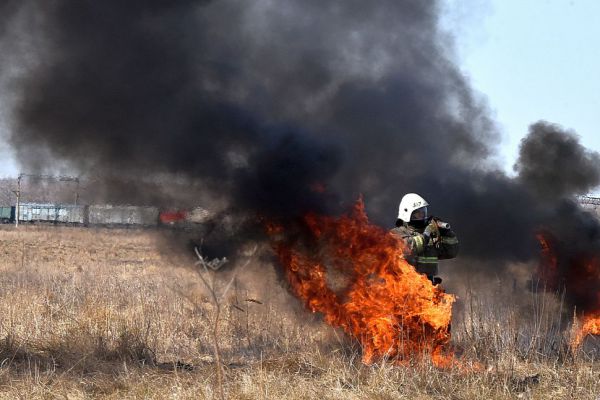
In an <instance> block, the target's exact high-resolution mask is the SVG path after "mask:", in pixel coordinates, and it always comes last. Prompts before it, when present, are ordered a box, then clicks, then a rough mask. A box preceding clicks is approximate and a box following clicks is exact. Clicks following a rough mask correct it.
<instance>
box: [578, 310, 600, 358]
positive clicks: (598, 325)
mask: <svg viewBox="0 0 600 400" xmlns="http://www.w3.org/2000/svg"><path fill="white" fill-rule="evenodd" d="M579 324H580V325H579V327H578V328H574V330H573V335H572V336H571V349H573V350H576V349H578V348H579V346H581V343H583V339H585V337H586V336H588V335H600V311H599V312H596V313H594V314H591V315H586V316H584V317H582V318H581V320H580V322H579Z"/></svg>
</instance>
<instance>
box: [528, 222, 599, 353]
mask: <svg viewBox="0 0 600 400" xmlns="http://www.w3.org/2000/svg"><path fill="white" fill-rule="evenodd" d="M537 238H538V240H539V242H540V244H541V246H542V257H541V260H540V264H539V266H538V278H540V280H541V281H542V282H543V283H544V284H545V285H546V287H547V289H549V290H554V291H555V290H560V289H562V287H564V288H565V289H566V291H567V295H568V296H569V297H570V298H573V299H574V305H575V307H576V310H577V311H580V310H582V311H583V312H582V313H581V315H580V316H578V317H577V316H576V317H575V318H576V321H575V323H574V324H573V328H572V331H571V341H570V346H571V349H572V350H573V351H575V350H577V349H578V348H579V346H581V344H582V343H583V340H584V339H585V337H586V336H588V335H600V288H599V287H598V282H600V255H597V254H576V255H574V256H572V257H571V258H568V259H566V260H563V261H562V262H563V263H565V264H566V265H565V266H563V269H564V271H562V273H561V271H560V269H559V254H558V248H559V246H558V244H557V243H556V240H555V239H554V238H553V237H552V235H551V234H549V233H548V232H545V233H540V234H538V236H537Z"/></svg>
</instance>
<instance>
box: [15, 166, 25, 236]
mask: <svg viewBox="0 0 600 400" xmlns="http://www.w3.org/2000/svg"><path fill="white" fill-rule="evenodd" d="M22 177H23V174H19V177H18V178H17V190H16V191H15V194H16V195H17V206H16V207H15V228H18V227H19V218H20V217H21V212H20V208H21V207H20V202H21V178H22Z"/></svg>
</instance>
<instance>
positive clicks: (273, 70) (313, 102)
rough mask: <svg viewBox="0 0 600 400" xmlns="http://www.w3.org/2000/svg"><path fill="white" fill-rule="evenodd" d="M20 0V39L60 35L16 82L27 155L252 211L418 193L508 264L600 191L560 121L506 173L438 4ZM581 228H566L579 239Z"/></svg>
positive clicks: (526, 144)
mask: <svg viewBox="0 0 600 400" xmlns="http://www.w3.org/2000/svg"><path fill="white" fill-rule="evenodd" d="M42 3H43V6H40V5H39V4H42ZM20 4H21V7H22V11H23V10H24V11H23V12H21V13H16V14H14V15H16V16H15V17H14V18H17V17H18V18H27V15H38V17H39V16H40V15H41V18H40V21H41V22H40V26H39V27H38V29H37V30H36V31H35V32H26V31H23V32H21V35H22V37H29V36H31V35H38V36H40V35H41V36H43V37H44V38H45V39H44V40H45V43H46V44H47V48H45V50H44V52H43V53H40V54H38V55H37V59H36V60H35V62H31V63H30V65H29V66H28V70H27V72H26V73H25V74H24V75H23V79H22V81H20V82H18V85H17V87H18V93H17V95H18V97H19V99H20V100H19V102H18V104H17V105H16V108H15V113H16V117H17V118H16V119H17V123H16V126H15V129H14V131H13V132H14V133H13V135H12V137H11V142H12V144H13V145H14V146H15V148H16V149H17V152H18V154H19V157H20V160H21V162H22V163H23V164H24V165H28V166H31V165H36V166H38V167H39V168H44V167H45V166H47V165H49V164H52V163H54V162H56V160H62V161H63V162H64V161H66V162H68V163H69V164H70V165H71V166H72V167H74V168H76V169H77V170H79V171H80V172H82V173H88V174H90V173H92V172H94V173H96V174H111V175H114V174H118V173H122V174H125V175H127V176H128V177H129V178H135V177H147V176H148V175H151V174H154V173H161V174H162V173H173V174H177V176H179V177H183V178H187V179H189V180H191V181H194V182H202V187H203V188H207V190H210V191H211V192H212V193H214V194H215V195H216V196H218V197H219V198H221V199H226V200H227V201H228V203H229V205H230V206H231V207H232V208H234V209H236V210H238V212H241V213H242V214H246V215H254V214H260V215H266V216H271V217H276V218H286V219H288V218H289V219H292V218H295V217H297V216H299V215H302V214H304V213H305V212H306V211H309V210H312V211H318V212H328V213H330V212H332V213H335V212H338V211H340V210H342V209H343V207H344V206H346V205H348V204H349V203H351V202H352V201H354V200H355V199H356V198H357V196H358V194H359V193H362V194H363V195H364V198H365V202H366V204H367V211H368V213H369V216H370V217H371V218H372V219H373V220H374V221H375V222H377V223H380V224H382V225H389V226H391V225H392V224H393V222H394V220H395V216H396V212H397V203H398V201H399V200H400V198H401V196H402V195H403V194H404V193H406V192H411V191H415V192H418V193H421V194H422V195H423V196H424V197H425V198H427V199H428V200H429V202H430V203H431V204H432V207H431V209H432V211H433V212H434V213H435V214H438V215H441V216H443V217H444V218H445V219H447V220H449V221H451V222H452V223H453V225H454V227H455V229H456V230H457V232H458V234H459V236H460V238H461V248H462V250H461V251H462V256H463V257H472V258H476V259H485V260H486V261H488V262H489V261H494V264H495V265H502V264H504V263H506V262H509V261H516V260H520V261H523V260H528V259H531V258H532V257H533V256H535V255H536V253H537V250H538V246H537V244H536V242H535V238H534V232H535V230H536V229H537V228H538V227H539V226H546V225H551V226H552V227H554V226H555V225H556V223H557V222H558V221H559V220H560V221H562V219H563V218H564V219H565V220H567V221H575V220H578V218H580V216H581V212H580V211H579V210H578V209H577V208H574V207H570V208H569V207H568V206H565V205H564V204H568V202H569V200H567V198H568V197H569V196H571V195H573V194H575V193H584V192H586V191H587V190H589V189H590V188H592V187H595V186H597V185H598V184H599V183H600V181H599V179H600V175H599V172H598V171H599V169H598V155H597V154H592V153H590V152H589V151H586V150H585V149H584V148H583V147H581V145H579V144H578V141H577V138H576V137H575V136H573V135H572V134H571V133H569V132H565V131H563V130H562V129H561V128H559V127H556V126H553V125H551V124H547V123H538V124H535V125H533V126H532V128H531V132H530V134H529V136H528V137H527V138H526V139H525V140H524V141H523V144H522V149H521V156H520V158H519V161H518V163H517V166H516V170H517V172H518V173H519V175H518V176H517V177H516V178H511V177H508V176H506V175H505V174H504V173H503V172H501V170H500V169H499V168H498V167H497V166H495V164H494V157H495V155H496V149H495V146H496V144H497V142H498V133H497V131H496V128H495V126H494V123H493V121H491V120H490V118H489V115H488V112H487V109H486V105H485V103H484V102H482V101H480V100H479V99H478V97H477V95H475V94H474V93H473V92H472V90H471V88H470V86H469V82H468V81H467V79H466V78H465V77H464V76H463V75H462V74H461V72H460V71H459V69H458V68H457V66H456V65H455V63H454V59H453V53H452V45H451V43H452V40H451V37H449V36H448V34H446V33H445V32H444V31H442V30H441V28H440V26H439V14H440V12H441V8H440V7H441V6H440V4H439V2H435V1H428V2H423V1H409V0H403V1H400V0H384V1H379V2H376V3H374V2H365V1H359V0H331V1H327V2H322V1H317V0H302V1H300V0H281V1H277V2H273V1H268V0H257V1H251V2H249V1H245V0H222V1H194V0H185V1H184V0H180V1H169V2H165V1H159V0H153V1H128V2H123V1H116V0H106V1H91V0H86V1H80V0H71V1H70V0H60V1H56V2H52V3H47V2H33V1H22V2H20ZM13 7H14V6H13ZM24 14H25V16H24ZM24 26H27V25H24ZM40 146H41V147H40ZM540 197H543V199H544V201H540ZM565 210H567V211H565ZM558 216H560V217H561V218H558ZM571 217H572V218H571ZM572 225H573V224H569V225H567V226H565V227H564V228H563V227H562V226H561V227H559V228H554V229H557V234H559V236H560V235H562V234H563V233H564V234H565V235H566V237H570V235H572V236H577V231H578V229H579V227H578V226H572ZM564 229H566V230H568V232H563V230H564ZM594 240H595V239H594ZM594 243H596V242H594Z"/></svg>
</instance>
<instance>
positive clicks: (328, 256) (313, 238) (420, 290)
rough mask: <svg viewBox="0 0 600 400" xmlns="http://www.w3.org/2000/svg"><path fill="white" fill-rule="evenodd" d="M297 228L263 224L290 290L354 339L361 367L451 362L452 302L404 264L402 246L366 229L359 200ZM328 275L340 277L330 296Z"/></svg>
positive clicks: (309, 218) (382, 233)
mask: <svg viewBox="0 0 600 400" xmlns="http://www.w3.org/2000/svg"><path fill="white" fill-rule="evenodd" d="M304 223H305V225H306V227H307V232H304V233H303V234H302V235H293V234H289V232H284V228H283V227H282V226H281V225H276V224H270V225H269V227H268V232H269V235H270V237H271V239H272V243H273V248H274V250H275V252H276V254H277V256H278V258H279V261H280V263H281V265H282V267H283V268H284V272H285V274H286V276H287V279H288V281H289V283H290V285H291V289H292V291H293V292H294V293H295V294H296V295H297V296H298V297H300V298H301V299H302V300H303V301H304V303H305V305H306V307H307V308H308V309H309V310H310V311H312V312H319V313H322V314H323V315H324V318H325V321H327V322H328V323H329V324H331V325H332V326H335V327H340V328H342V329H343V330H344V331H346V332H347V333H348V334H349V335H351V336H352V337H353V338H355V339H356V340H358V341H359V342H360V344H361V346H362V349H363V362H365V363H367V364H370V363H372V362H376V361H377V360H382V359H390V360H393V361H394V362H399V363H403V362H407V361H409V360H410V359H412V358H415V357H417V358H418V357H422V356H424V355H428V356H430V357H431V359H432V361H433V362H434V363H435V364H436V365H438V366H447V365H450V364H451V363H452V355H451V354H450V353H449V352H448V351H447V350H448V349H447V345H448V343H449V340H450V332H449V327H450V320H451V317H452V303H453V302H454V300H455V298H454V296H452V295H450V294H447V293H445V292H444V291H443V289H442V288H440V287H439V286H433V285H432V283H431V282H430V281H429V280H428V279H427V278H426V277H425V276H424V275H421V274H419V273H417V272H416V271H415V269H414V268H413V267H412V266H411V265H410V264H408V263H407V262H406V261H405V260H404V257H403V252H402V249H403V243H402V242H401V241H400V240H399V239H398V238H396V237H395V236H394V235H393V234H392V233H390V232H389V231H387V230H384V229H382V228H380V227H377V226H375V225H373V224H371V223H369V220H368V218H367V216H366V214H365V210H364V204H363V202H362V201H360V200H359V201H358V202H357V204H356V205H355V206H354V209H353V210H352V212H351V213H349V214H347V215H344V216H341V217H337V218H334V217H327V216H320V215H315V214H309V215H306V216H305V218H304ZM292 237H295V238H294V239H292ZM333 276H338V277H340V276H341V277H342V279H341V280H342V281H343V285H342V287H341V288H340V289H338V290H334V289H333V288H332V287H334V286H335V282H332V279H334V278H333Z"/></svg>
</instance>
